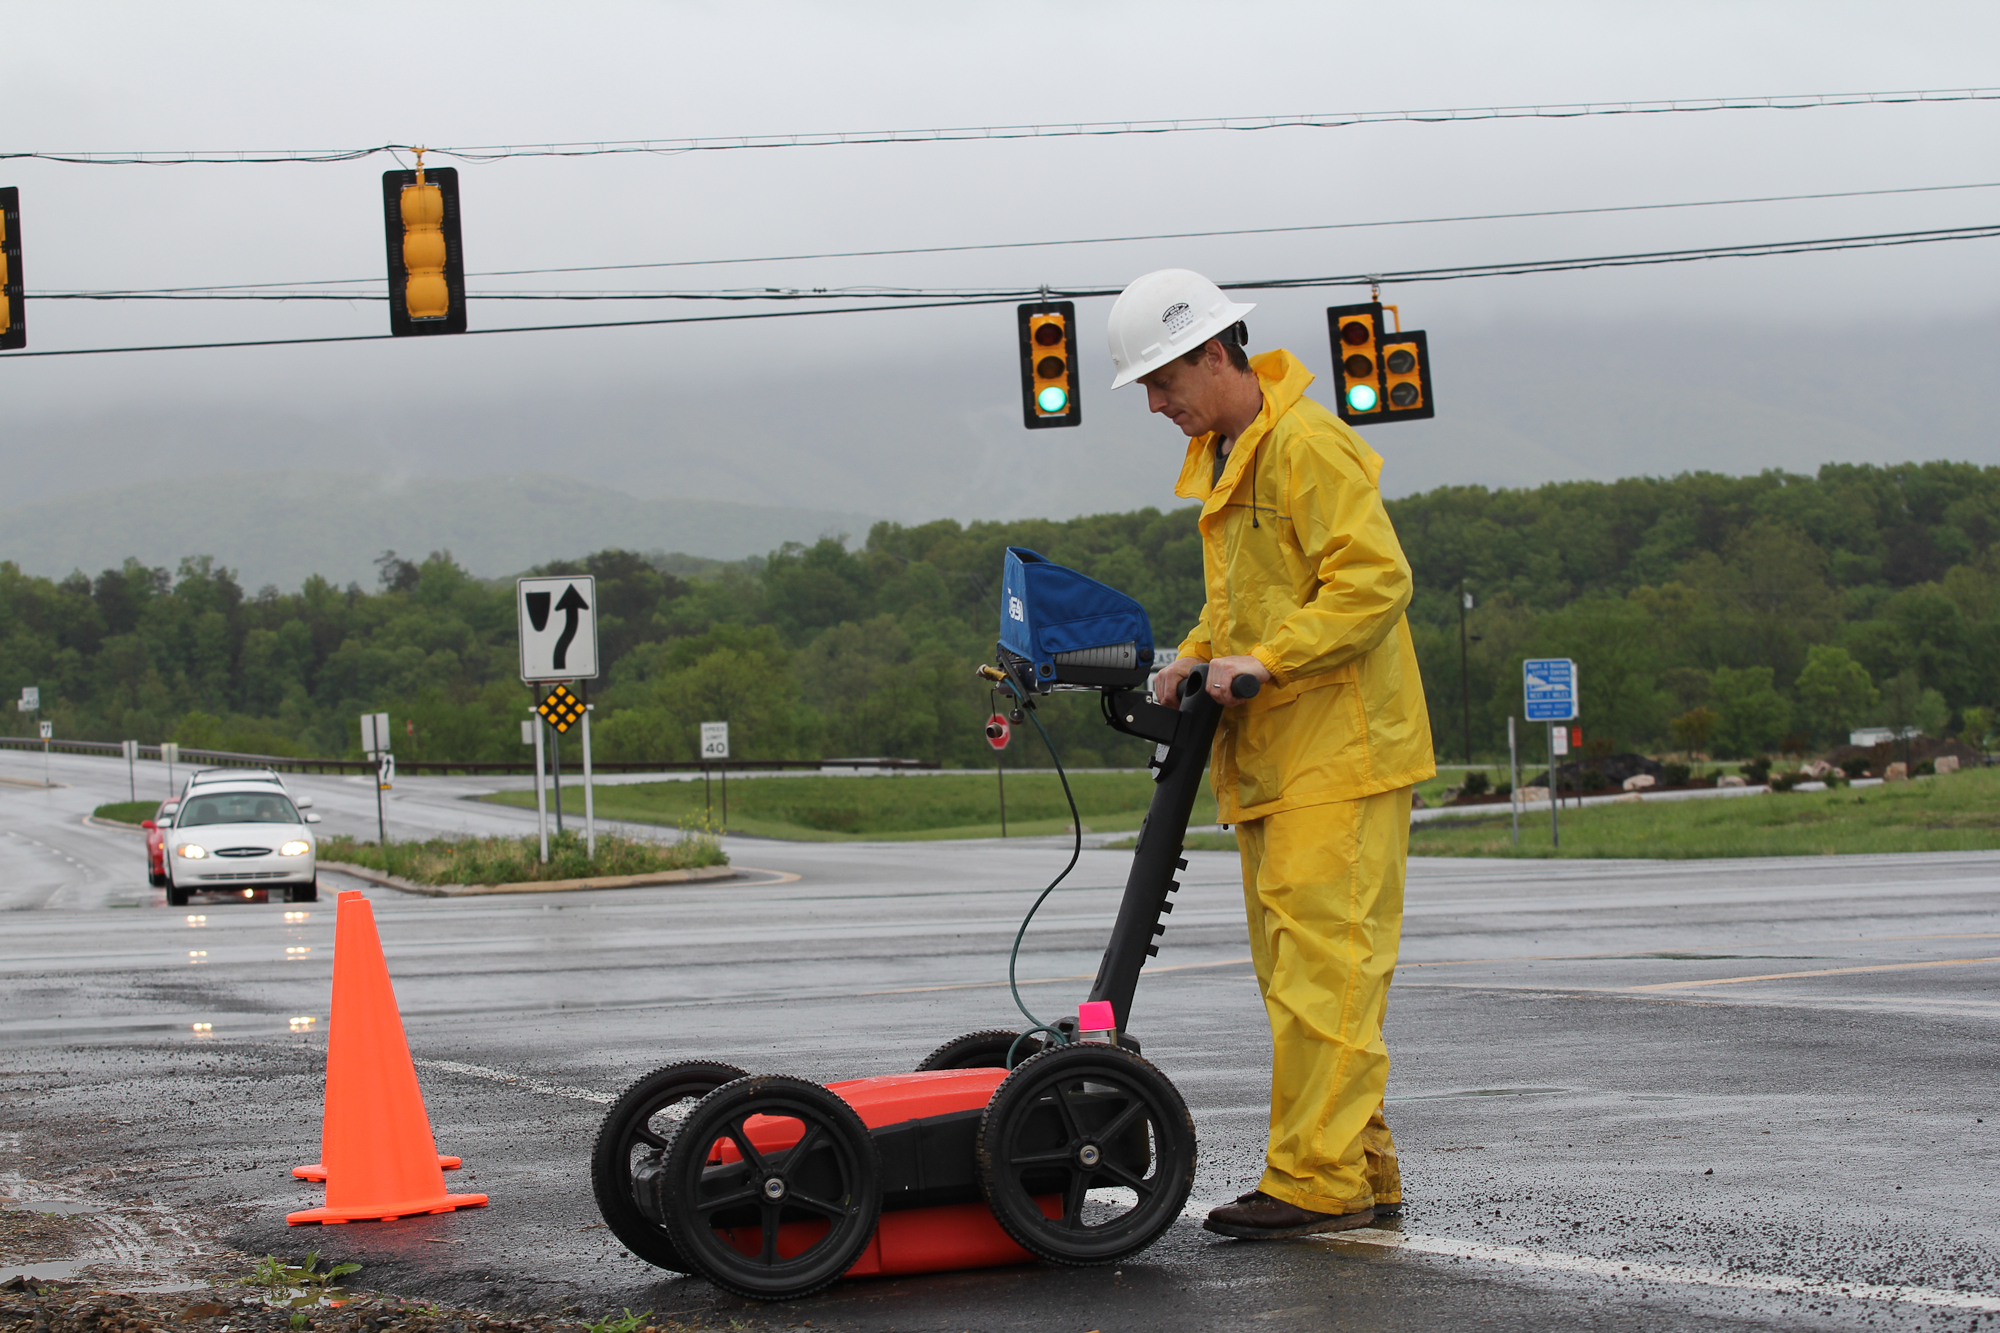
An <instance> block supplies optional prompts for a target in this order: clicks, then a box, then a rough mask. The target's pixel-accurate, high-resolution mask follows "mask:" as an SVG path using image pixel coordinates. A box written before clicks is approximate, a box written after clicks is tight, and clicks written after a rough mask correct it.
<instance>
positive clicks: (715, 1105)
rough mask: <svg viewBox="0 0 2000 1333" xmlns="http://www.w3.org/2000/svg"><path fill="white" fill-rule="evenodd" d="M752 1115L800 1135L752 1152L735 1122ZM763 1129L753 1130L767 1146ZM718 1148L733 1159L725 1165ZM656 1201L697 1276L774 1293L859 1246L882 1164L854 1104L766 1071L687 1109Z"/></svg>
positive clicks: (840, 1262) (815, 1276)
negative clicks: (787, 1124)
mask: <svg viewBox="0 0 2000 1333" xmlns="http://www.w3.org/2000/svg"><path fill="white" fill-rule="evenodd" d="M753 1116H767V1117H772V1118H776V1119H782V1120H791V1121H795V1122H797V1123H798V1125H799V1126H800V1129H799V1137H798V1139H797V1140H796V1141H795V1142H794V1143H793V1145H792V1146H791V1147H789V1148H784V1149H780V1150H776V1151H771V1152H761V1151H759V1150H758V1148H757V1146H756V1144H755V1143H754V1142H752V1140H751V1136H750V1135H749V1133H748V1132H746V1130H745V1127H744V1122H745V1121H747V1120H749V1119H750V1118H751V1117H753ZM773 1128H774V1127H773V1126H771V1125H770V1124H769V1123H768V1121H767V1122H766V1124H765V1125H763V1126H762V1127H761V1132H762V1136H763V1137H765V1139H766V1141H767V1142H768V1141H769V1138H770V1133H771V1131H772V1130H773ZM725 1145H727V1147H728V1149H729V1153H730V1155H732V1156H734V1157H735V1158H736V1159H737V1160H735V1161H724V1160H723V1155H724V1149H725ZM661 1198H662V1201H663V1202H664V1203H665V1204H666V1206H667V1229H668V1230H669V1231H670V1232H672V1233H673V1238H674V1245H675V1247H676V1248H677V1249H678V1250H679V1251H680V1252H681V1253H682V1254H683V1255H685V1256H686V1257H687V1258H688V1260H689V1261H690V1262H692V1263H693V1264H694V1266H695V1270H696V1271H697V1272H699V1273H700V1274H701V1275H702V1276H703V1277H705V1278H707V1279H708V1280H709V1281H710V1282H713V1283H714V1284H715V1285H716V1286H718V1287H721V1288H722V1289H723V1290H724V1291H729V1292H734V1293H735V1294H736V1295H738V1296H747V1297H749V1298H750V1299H751V1300H759V1301H770V1300H784V1299H788V1298H791V1297H797V1296H809V1295H811V1294H812V1293H813V1292H815V1291H819V1290H820V1289H821V1288H823V1287H826V1286H829V1285H831V1284H832V1283H833V1282H834V1281H835V1280H836V1279H837V1278H839V1277H840V1275H841V1274H842V1273H845V1272H846V1271H847V1270H848V1269H849V1268H852V1267H853V1266H854V1261H855V1260H856V1259H859V1258H860V1257H861V1252H862V1251H863V1250H865V1249H867V1248H868V1241H869V1238H870V1237H871V1236H873V1235H874V1234H875V1224H876V1222H877V1221H878V1220H879V1219H880V1217H881V1213H882V1168H881V1162H880V1159H879V1158H878V1156H877V1154H876V1151H875V1140H874V1139H872V1138H870V1137H869V1134H868V1127H867V1126H866V1125H864V1124H862V1123H861V1117H860V1116H858V1115H856V1114H855V1113H854V1108H853V1107H851V1106H849V1105H848V1104H847V1103H846V1102H844V1101H842V1100H841V1099H840V1098H838V1097H836V1096H835V1095H834V1094H833V1093H831V1092H828V1091H827V1090H826V1089H825V1088H823V1087H821V1086H820V1085H819V1084H817V1083H808V1082H806V1081H805V1080H804V1079H797V1078H784V1077H780V1076H778V1075H772V1074H766V1075H760V1076H758V1077H755V1078H744V1079H738V1080H737V1081H736V1082H734V1083H729V1084H725V1085H724V1086H722V1087H720V1088H717V1089H716V1090H715V1091H714V1092H711V1093H710V1094H708V1096H706V1097H704V1098H702V1099H701V1102H700V1103H699V1104H698V1105H697V1106H696V1107H695V1108H694V1110H693V1111H692V1112H690V1113H689V1114H688V1118H687V1120H686V1122H685V1123H684V1124H682V1126H681V1131H680V1133H679V1134H678V1135H676V1136H675V1138H674V1142H673V1146H672V1147H671V1148H669V1149H668V1150H667V1171H666V1179H665V1188H664V1190H663V1191H662V1195H661ZM781 1228H782V1229H785V1230H781ZM739 1244H740V1245H742V1246H744V1247H745V1249H748V1250H750V1251H752V1252H751V1253H745V1252H744V1250H743V1249H738V1248H737V1246H738V1245H739ZM787 1250H789V1251H791V1253H790V1254H787V1253H786V1251H787Z"/></svg>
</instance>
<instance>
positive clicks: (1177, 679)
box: [1153, 657, 1201, 708]
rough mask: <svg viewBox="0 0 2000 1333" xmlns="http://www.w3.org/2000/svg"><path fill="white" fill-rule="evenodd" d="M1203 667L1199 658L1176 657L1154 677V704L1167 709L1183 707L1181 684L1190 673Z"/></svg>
mask: <svg viewBox="0 0 2000 1333" xmlns="http://www.w3.org/2000/svg"><path fill="white" fill-rule="evenodd" d="M1200 665H1201V659H1200V658H1199V657H1176V658H1175V659H1174V660H1173V661H1171V662H1169V663H1167V664H1166V665H1165V666H1163V667H1161V668H1160V672H1159V674H1158V675H1156V676H1154V677H1153V702H1154V703H1156V704H1159V705H1161V706H1162V707H1165V708H1179V707H1180V706H1181V682H1182V681H1184V680H1186V679H1187V674H1188V672H1190V671H1192V670H1194V669H1195V668H1196V667H1198V666H1200Z"/></svg>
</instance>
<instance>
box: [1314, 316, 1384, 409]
mask: <svg viewBox="0 0 2000 1333" xmlns="http://www.w3.org/2000/svg"><path fill="white" fill-rule="evenodd" d="M1326 323H1327V331H1328V332H1329V333H1330V334H1331V335H1332V337H1333V382H1334V386H1335V388H1336V389H1337V390H1338V391H1339V392H1338V402H1337V403H1336V404H1335V408H1334V410H1335V411H1337V412H1338V413H1339V414H1340V419H1341V420H1342V421H1345V422H1347V423H1348V424H1350V425H1358V424H1360V423H1361V422H1365V421H1380V420H1381V419H1382V349H1381V345H1380V344H1381V338H1382V303H1381V302H1380V301H1364V302H1363V303H1362V304H1360V305H1337V306H1334V307H1333V308H1332V309H1330V310H1328V311H1327V312H1326Z"/></svg>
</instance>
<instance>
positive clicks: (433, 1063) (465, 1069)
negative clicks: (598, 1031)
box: [416, 1060, 618, 1105]
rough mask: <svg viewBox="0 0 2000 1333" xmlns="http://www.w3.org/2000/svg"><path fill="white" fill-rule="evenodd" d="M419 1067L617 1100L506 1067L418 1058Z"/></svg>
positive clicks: (557, 1092) (549, 1092)
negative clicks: (547, 1081) (531, 1076)
mask: <svg viewBox="0 0 2000 1333" xmlns="http://www.w3.org/2000/svg"><path fill="white" fill-rule="evenodd" d="M416 1065H417V1067H418V1068H419V1069H442V1070H444V1071H446V1072H447V1073H452V1074H469V1075H470V1076H472V1077H473V1078H485V1079H491V1080H493V1082H495V1083H505V1084H508V1085H509V1086H511V1087H516V1088H521V1089H523V1090H525V1091H527V1092H539V1093H542V1094H543V1095H545V1096H549V1097H572V1098H574V1099H576V1100H577V1101H580V1102H597V1103H599V1104H600V1105H602V1104H607V1103H610V1102H615V1101H617V1100H618V1097H617V1094H615V1093H610V1092H595V1091H593V1090H591V1089H590V1088H575V1087H570V1086H568V1085H567V1084H559V1083H543V1082H541V1081H539V1080H537V1079H532V1078H529V1077H527V1076H526V1075H523V1074H516V1073H513V1072H512V1071H510V1070H506V1069H488V1068H487V1067H486V1066H485V1065H463V1064H460V1063H459V1062H458V1061H456V1060H418V1061H416Z"/></svg>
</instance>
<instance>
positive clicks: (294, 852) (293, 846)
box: [278, 842, 313, 856]
mask: <svg viewBox="0 0 2000 1333" xmlns="http://www.w3.org/2000/svg"><path fill="white" fill-rule="evenodd" d="M312 849H313V845H312V844H311V843H309V842H288V843H286V844H285V845H284V846H283V847H280V848H279V849H278V855H280V856H304V855H305V854H306V853H307V852H309V851H311V850H312Z"/></svg>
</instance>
